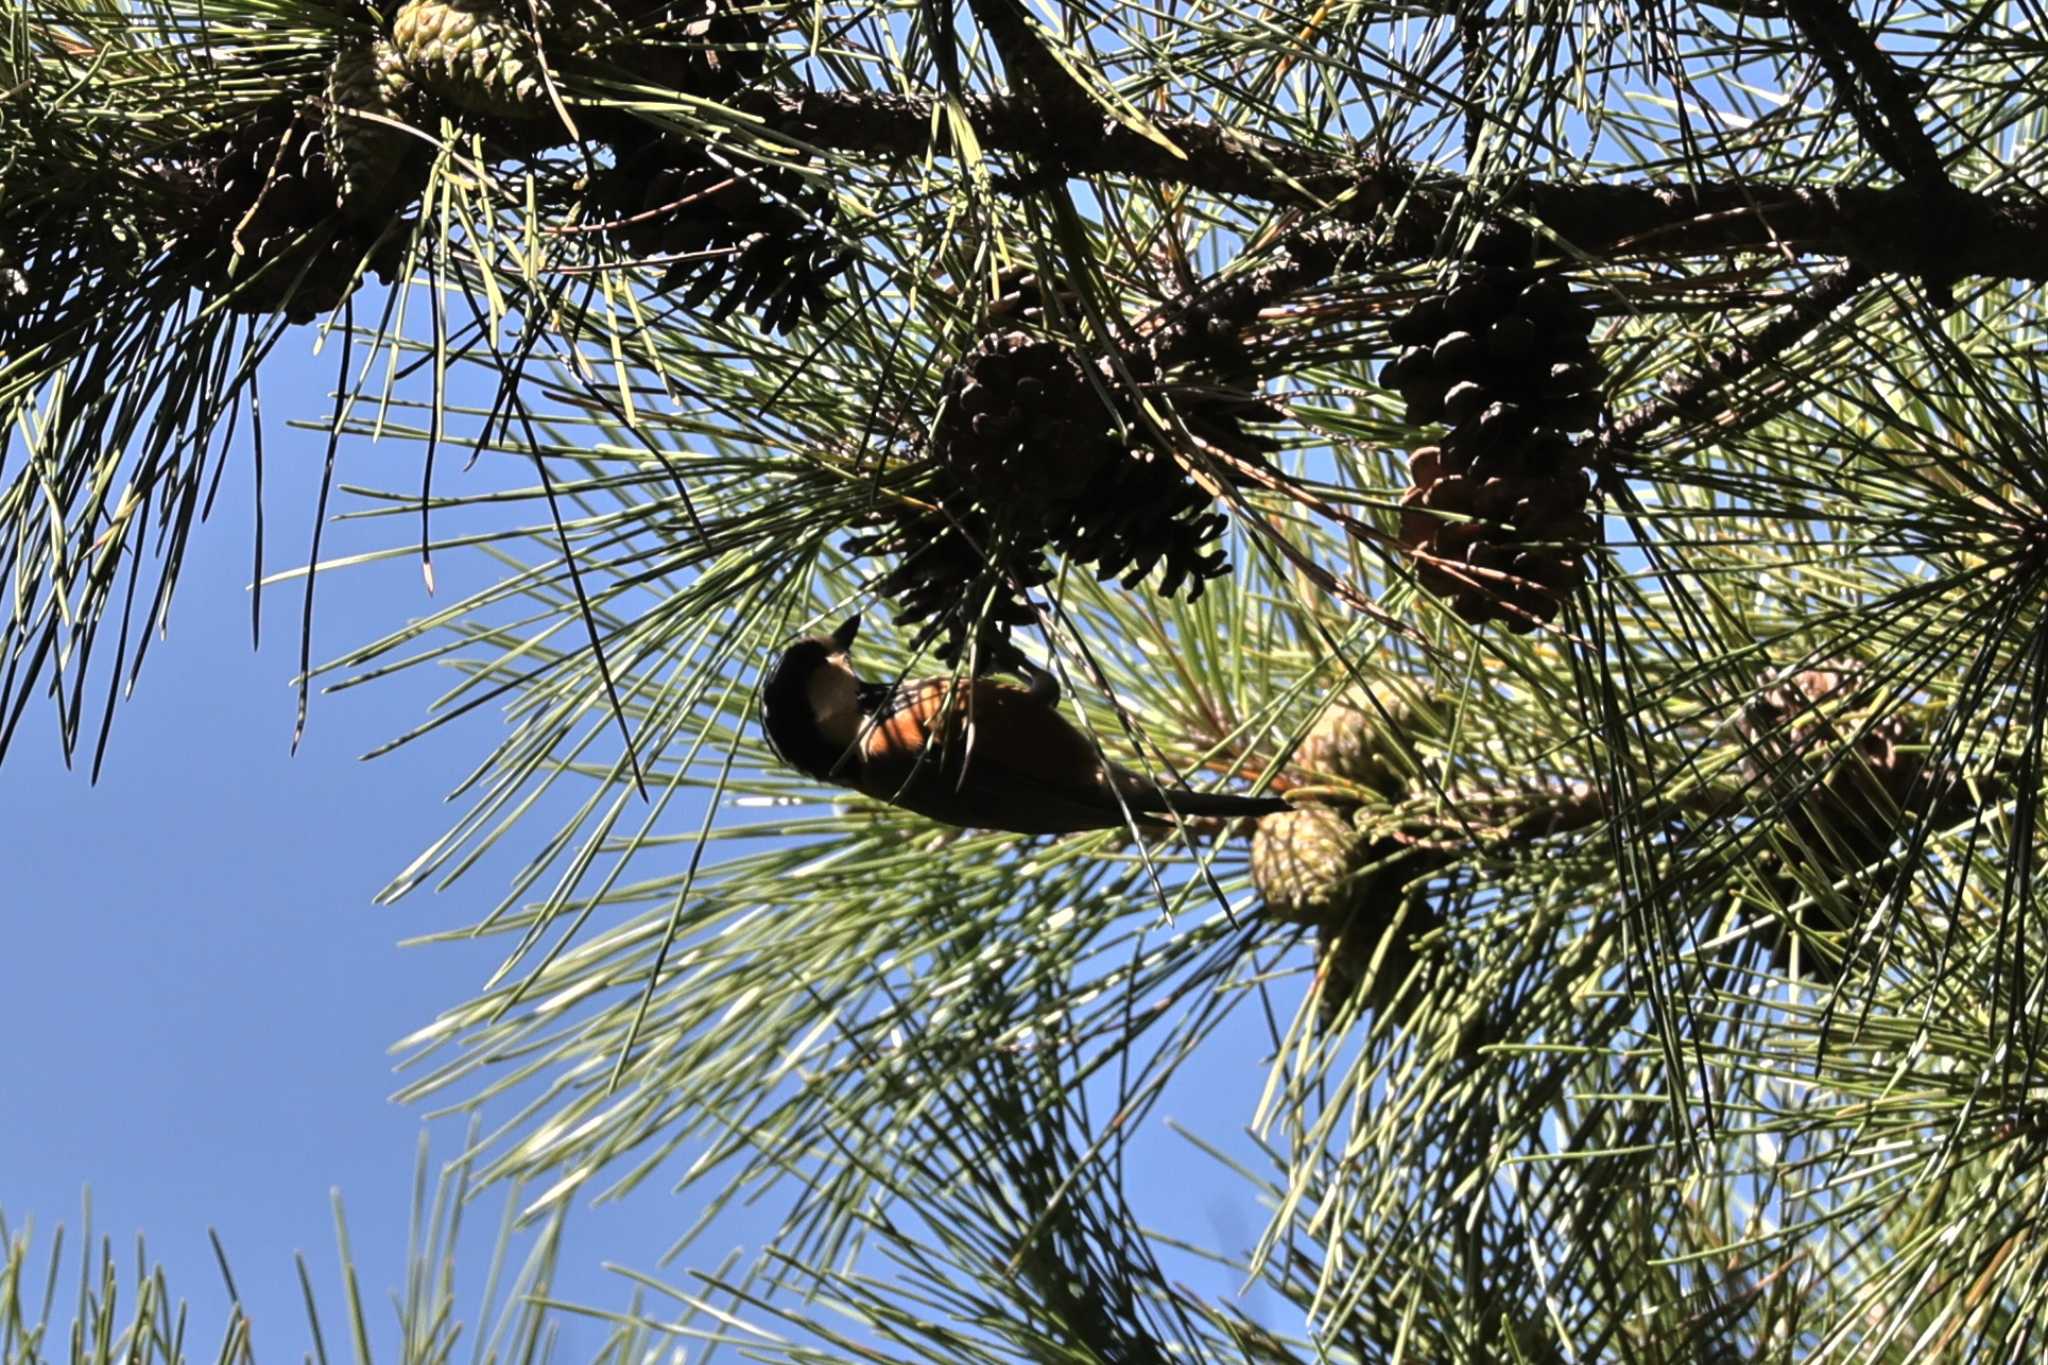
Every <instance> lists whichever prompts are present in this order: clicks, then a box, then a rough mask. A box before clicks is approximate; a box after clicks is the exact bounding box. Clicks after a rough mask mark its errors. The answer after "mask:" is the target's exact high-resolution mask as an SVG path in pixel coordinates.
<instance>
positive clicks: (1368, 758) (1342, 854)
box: [1252, 698, 1446, 1027]
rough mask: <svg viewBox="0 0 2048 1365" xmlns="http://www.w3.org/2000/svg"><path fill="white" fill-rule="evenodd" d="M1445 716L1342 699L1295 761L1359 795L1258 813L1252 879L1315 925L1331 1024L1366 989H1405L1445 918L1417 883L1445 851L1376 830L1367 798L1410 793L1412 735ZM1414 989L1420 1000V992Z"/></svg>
mask: <svg viewBox="0 0 2048 1365" xmlns="http://www.w3.org/2000/svg"><path fill="white" fill-rule="evenodd" d="M1445 720H1446V718H1445V716H1444V715H1443V714H1442V712H1441V710H1440V709H1439V708H1438V707H1436V706H1434V705H1433V704H1431V703H1429V702H1428V701H1427V700H1426V699H1404V698H1395V699H1394V700H1393V701H1392V702H1391V703H1389V704H1388V705H1387V707H1386V714H1385V715H1384V716H1383V715H1382V714H1381V710H1380V708H1378V707H1376V706H1374V705H1373V704H1372V703H1371V702H1370V701H1367V700H1364V699H1362V698H1360V699H1352V698H1344V699H1340V700H1338V701H1337V702H1335V703H1333V704H1332V705H1331V706H1330V707H1329V709H1328V710H1326V711H1325V712H1324V713H1323V715H1322V717H1321V718H1320V719H1319V720H1318V721H1317V722H1316V724H1315V726H1314V728H1313V729H1311V730H1310V731H1309V733H1308V734H1307V736H1306V737H1304V739H1303V740H1302V743H1301V747H1300V748H1299V749H1298V750H1297V751H1296V753H1295V758H1294V768H1295V769H1296V772H1297V775H1298V780H1299V781H1301V782H1303V783H1307V784H1313V785H1316V786H1322V787H1329V788H1331V789H1332V790H1333V791H1336V792H1343V791H1344V790H1345V789H1349V790H1350V791H1351V792H1353V793H1355V794H1356V796H1357V798H1358V799H1357V800H1347V799H1344V798H1343V797H1342V796H1332V797H1331V798H1330V799H1329V800H1328V802H1327V803H1325V804H1317V805H1300V806H1296V807H1295V808H1294V809H1293V810H1289V811H1283V812H1281V813H1280V814H1277V815H1269V816H1267V817H1266V818H1264V819H1263V820H1260V821H1259V822H1258V825H1257V826H1256V827H1255V829H1254V831H1253V833H1252V883H1253V885H1254V886H1256V887H1257V888H1258V892H1259V895H1260V896H1261V897H1262V898H1263V899H1264V901H1265V903H1266V909H1267V912H1268V913H1269V914H1271V915H1272V916H1274V917H1275V918H1276V919H1281V920H1285V921H1288V922H1290V923H1295V924H1310V925H1314V926H1315V930H1316V970H1317V975H1318V976H1319V978H1320V979H1321V983H1322V994H1321V998H1320V1009H1321V1017H1322V1022H1323V1024H1324V1026H1325V1027H1328V1026H1329V1025H1330V1024H1331V1023H1332V1022H1334V1021H1335V1020H1336V1019H1338V1018H1339V1017H1340V1015H1341V1014H1342V1013H1343V1011H1344V1010H1345V1008H1346V1007H1347V1005H1348V1004H1349V1003H1350V1002H1351V1001H1352V1000H1353V999H1354V998H1358V997H1360V996H1361V991H1362V992H1363V995H1362V1003H1364V1004H1367V1005H1370V1006H1372V1007H1374V1008H1376V1009H1384V1008H1386V1007H1388V1006H1389V1005H1392V1004H1394V1003H1395V1001H1396V1000H1397V999H1400V998H1402V986H1403V985H1404V983H1406V982H1407V981H1408V978H1409V977H1410V976H1411V975H1412V974H1413V972H1414V969H1415V966H1416V961H1417V957H1416V952H1415V949H1414V946H1413V944H1414V941H1415V940H1416V939H1418V938H1420V937H1421V936H1422V935H1424V934H1426V933H1428V932H1429V931H1430V930H1431V929H1434V928H1436V927H1437V926H1438V925H1439V924H1441V923H1442V919H1441V916H1439V915H1438V913H1437V912H1436V911H1435V909H1434V908H1432V907H1431V906H1430V905H1429V904H1428V903H1427V901H1426V900H1425V899H1424V898H1423V897H1421V896H1420V895H1418V894H1416V890H1415V888H1417V887H1418V886H1419V885H1420V884H1421V883H1422V882H1426V880H1427V878H1428V876H1429V875H1430V874H1431V873H1432V872H1434V871H1435V870H1436V868H1437V866H1438V863H1439V860H1438V858H1437V857H1436V855H1435V854H1433V853H1432V852H1431V851H1429V850H1427V849H1422V848H1418V847H1416V846H1415V845H1413V844H1410V843H1407V842H1404V841H1402V840H1400V839H1397V838H1394V837H1392V836H1390V835H1386V834H1382V833H1377V832H1375V830H1374V828H1373V821H1372V818H1371V817H1372V815H1373V814H1374V811H1373V808H1372V807H1368V806H1367V805H1366V804H1365V802H1367V801H1370V802H1372V803H1374V806H1378V805H1398V804H1400V803H1401V802H1402V801H1404V800H1406V799H1407V798H1408V797H1409V796H1410V795H1412V794H1414V792H1415V790H1416V787H1417V786H1418V785H1419V783H1420V778H1421V774H1420V772H1419V771H1418V770H1417V769H1416V768H1415V766H1414V759H1413V757H1412V755H1413V753H1414V741H1415V739H1416V738H1418V737H1421V736H1425V735H1428V734H1432V733H1434V734H1439V735H1440V734H1441V733H1442V731H1443V729H1444V725H1445ZM1375 958H1378V959H1379V961H1378V965H1377V967H1376V968H1375V966H1374V959H1375ZM1406 998H1407V999H1409V1000H1413V999H1414V998H1415V995H1414V993H1413V991H1412V990H1411V991H1410V992H1409V993H1408V994H1407V996H1406Z"/></svg>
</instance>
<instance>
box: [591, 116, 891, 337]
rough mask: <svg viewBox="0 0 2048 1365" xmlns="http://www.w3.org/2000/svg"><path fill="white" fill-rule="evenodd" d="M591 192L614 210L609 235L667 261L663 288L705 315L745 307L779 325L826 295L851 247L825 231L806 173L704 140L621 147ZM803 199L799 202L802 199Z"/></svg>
mask: <svg viewBox="0 0 2048 1365" xmlns="http://www.w3.org/2000/svg"><path fill="white" fill-rule="evenodd" d="M591 198H592V200H593V202H595V203H596V204H598V205H600V206H601V207H602V208H603V209H604V210H605V211H606V212H608V213H610V214H612V215H613V216H614V217H615V218H616V220H617V221H616V223H615V224H614V226H613V228H612V232H613V235H614V236H615V237H616V238H617V240H619V241H620V242H623V243H624V244H625V245H626V247H627V248H628V249H629V250H631V251H632V252H633V253H634V254H636V255H638V256H642V257H646V258H650V259H655V260H657V261H660V260H663V259H666V262H667V268H666V269H665V270H664V271H663V273H662V277H661V281H660V283H659V285H658V286H657V291H658V292H660V293H670V292H673V291H676V290H681V291H683V300H682V301H683V304H684V306H685V307H690V308H694V307H696V306H698V305H699V304H701V303H704V302H706V301H712V302H713V306H712V308H711V316H712V317H713V318H714V319H717V318H723V317H725V316H727V315H729V314H731V313H732V312H734V311H735V310H737V309H741V308H745V309H746V310H748V311H749V312H751V313H753V314H755V315H756V316H757V317H758V318H759V319H760V320H761V324H762V326H763V327H765V328H767V329H768V330H770V331H773V332H776V333H784V332H787V331H789V330H790V329H791V328H793V327H794V326H795V325H796V324H797V322H799V321H800V320H801V319H802V318H804V317H805V316H809V317H813V318H815V317H818V316H820V315H822V314H823V313H824V311H825V309H826V307H827V306H829V304H830V302H831V296H830V294H829V293H828V291H827V289H826V285H827V284H829V283H830V282H831V280H832V279H833V278H835V277H836V276H838V275H839V274H840V273H841V272H842V271H844V270H845V269H846V268H847V266H848V265H849V264H851V262H852V254H851V252H849V251H848V250H847V249H846V248H845V247H843V246H842V245H841V244H840V242H839V241H838V239H836V238H835V237H834V236H833V235H832V234H831V233H830V232H828V231H826V230H825V228H824V226H823V225H824V224H826V223H829V222H830V221H831V220H832V218H833V216H834V213H835V207H834V205H833V203H832V200H831V198H830V196H829V195H828V194H826V193H824V192H822V191H820V190H818V189H817V188H816V187H814V186H811V185H809V184H807V183H805V181H804V180H803V178H802V177H800V176H798V175H796V174H795V173H793V172H791V171H787V170H780V169H775V168H770V167H763V166H757V165H747V164H745V163H728V162H725V161H722V160H719V159H717V158H716V157H715V156H714V155H713V153H712V152H711V151H710V150H709V149H708V148H706V147H704V146H702V145H701V144H697V143H690V142H683V141H680V140H678V139H674V138H658V139H654V140H652V141H649V142H647V143H646V144H644V145H643V146H641V147H640V148H639V149H638V150H637V151H633V152H628V151H625V150H623V149H622V151H621V154H620V156H619V159H618V165H617V166H616V167H615V168H614V169H612V170H610V171H607V172H605V173H603V174H602V175H601V176H600V177H599V178H598V180H597V181H596V182H595V184H594V185H593V186H592V190H591ZM800 205H801V206H804V207H799V206H800Z"/></svg>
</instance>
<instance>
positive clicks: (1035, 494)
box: [863, 271, 1279, 659]
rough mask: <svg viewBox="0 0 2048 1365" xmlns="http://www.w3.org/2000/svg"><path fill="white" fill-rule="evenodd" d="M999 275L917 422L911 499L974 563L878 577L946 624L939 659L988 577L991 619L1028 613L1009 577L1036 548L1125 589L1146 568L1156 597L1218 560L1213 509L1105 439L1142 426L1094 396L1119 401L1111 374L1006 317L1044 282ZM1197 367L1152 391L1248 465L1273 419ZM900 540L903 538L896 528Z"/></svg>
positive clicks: (1119, 441)
mask: <svg viewBox="0 0 2048 1365" xmlns="http://www.w3.org/2000/svg"><path fill="white" fill-rule="evenodd" d="M1001 283H1002V285H1003V293H1002V295H1001V296H1000V297H999V299H998V300H997V303H996V306H995V307H994V308H993V309H992V310H991V312H990V317H991V318H992V319H993V320H994V321H995V322H996V324H997V325H996V327H995V328H994V329H993V330H992V331H991V332H990V333H989V334H988V335H985V336H984V337H982V338H981V339H979V340H978V341H976V342H975V343H974V344H973V345H971V346H969V347H968V348H967V350H966V352H965V353H964V354H963V355H962V357H961V359H960V361H959V362H958V364H957V365H956V366H955V368H954V369H953V371H952V372H951V373H950V374H949V375H948V376H947V378H946V381H945V386H944V388H943V390H942V393H943V399H942V403H943V406H942V408H941V412H940V417H939V421H938V423H937V425H936V427H935V428H934V431H933V454H934V456H935V457H936V459H935V462H936V463H937V464H938V465H939V468H940V474H939V477H938V479H937V480H936V486H935V487H932V488H930V489H928V490H927V494H926V495H927V496H929V497H932V498H934V499H935V500H936V501H937V502H938V503H939V505H940V507H941V508H942V509H943V511H944V513H945V517H944V520H945V522H946V523H948V524H949V525H958V526H976V527H981V528H985V530H986V533H987V536H988V539H987V540H985V541H984V542H983V545H984V547H985V549H984V555H983V559H984V562H983V563H981V564H974V563H971V562H970V558H969V556H967V555H965V554H960V555H955V554H953V553H951V552H950V551H949V552H948V553H947V554H945V555H943V556H942V555H930V556H927V557H926V560H925V567H924V568H923V569H921V570H920V571H919V572H917V573H915V574H906V573H905V570H906V569H908V568H909V566H908V565H905V566H904V568H903V569H899V570H898V571H897V572H895V573H892V574H891V575H889V576H888V577H887V578H885V579H884V580H883V584H884V585H889V584H892V583H893V584H896V585H897V588H896V589H894V590H895V591H901V590H903V589H904V588H913V589H914V591H915V593H916V594H917V600H916V601H915V602H914V603H913V602H910V601H907V600H906V599H905V598H903V597H899V598H898V601H899V603H902V604H903V605H904V606H905V608H906V615H912V614H914V615H917V616H924V615H926V614H932V615H934V616H935V618H936V619H935V626H934V629H937V628H938V627H937V625H936V620H942V621H944V622H945V623H946V624H945V626H944V629H945V630H946V633H947V634H946V642H945V644H944V645H943V646H942V647H941V649H940V651H939V652H940V655H941V657H943V658H948V659H956V658H957V657H958V653H957V651H958V650H959V648H960V647H961V645H962V644H963V642H964V640H965V638H966V635H967V632H968V630H969V629H970V626H971V617H972V616H973V614H974V613H976V612H977V611H979V610H980V606H981V603H982V602H983V600H985V599H986V597H987V596H988V591H989V588H990V586H991V585H997V591H998V594H999V597H1000V601H999V602H998V607H997V614H998V616H999V617H1001V618H1002V621H1008V620H1017V619H1029V617H1030V614H1031V613H1030V609H1029V606H1028V604H1026V603H1024V602H1023V601H1022V599H1021V598H1020V597H1018V596H1017V594H1016V590H1015V586H1014V585H1015V584H1018V583H1023V584H1032V583H1036V582H1043V581H1046V579H1047V578H1049V577H1050V571H1049V570H1048V569H1044V568H1043V566H1044V564H1045V559H1044V556H1045V552H1046V551H1047V550H1048V549H1056V550H1058V551H1059V552H1060V553H1061V554H1062V555H1064V556H1066V557H1067V558H1068V559H1071V560H1074V561H1077V562H1080V563H1084V564H1089V565H1092V566H1093V569H1094V572H1095V575H1096V577H1097V578H1098V579H1103V580H1106V579H1110V578H1116V579H1119V580H1120V582H1121V583H1122V585H1123V586H1124V587H1125V588H1135V587H1137V586H1138V585H1139V584H1140V583H1141V582H1143V581H1144V580H1146V579H1147V578H1149V577H1151V576H1152V575H1153V574H1154V573H1157V574H1158V575H1159V577H1158V582H1157V591H1158V592H1160V593H1161V594H1162V595H1166V596H1172V595H1173V594H1175V593H1179V592H1182V591H1185V592H1186V594H1187V596H1188V598H1189V599H1190V600H1192V599H1194V598H1198V597H1200V596H1201V593H1202V588H1203V585H1204V584H1205V583H1206V582H1207V581H1208V580H1209V579H1211V578H1214V577H1216V576H1217V575H1219V574H1222V573H1226V572H1228V570H1229V563H1228V561H1227V559H1226V558H1225V556H1224V555H1223V553H1222V552H1221V551H1220V550H1216V549H1214V548H1213V544H1214V542H1215V540H1216V539H1217V537H1219V536H1220V535H1221V534H1222V533H1223V531H1224V529H1225V527H1226V526H1228V524H1229V520H1228V518H1226V517H1225V516H1223V515H1222V514H1220V513H1218V512H1215V511H1214V510H1213V509H1212V508H1211V505H1210V499H1209V497H1208V495H1207V494H1205V493H1204V492H1202V491H1201V489H1199V488H1197V487H1196V486H1195V485H1194V483H1193V482H1192V481H1191V480H1190V479H1189V478H1188V476H1187V474H1186V473H1185V472H1184V471H1183V470H1182V468H1181V466H1180V464H1179V463H1178V461H1176V460H1175V459H1174V458H1173V457H1172V456H1171V455H1170V454H1168V453H1166V452H1164V451H1161V450H1157V449H1154V448H1152V447H1151V446H1149V445H1145V446H1131V445H1128V444H1126V443H1125V440H1124V439H1123V438H1122V437H1121V436H1120V435H1119V434H1118V433H1119V430H1120V428H1121V429H1123V430H1138V429H1142V426H1141V424H1140V423H1139V422H1138V420H1137V412H1136V404H1135V402H1130V401H1128V400H1124V401H1122V402H1121V403H1120V406H1121V407H1122V408H1123V409H1124V410H1123V411H1122V412H1121V413H1118V412H1113V411H1111V410H1110V409H1109V408H1108V407H1107V406H1106V405H1105V403H1104V401H1103V400H1104V396H1105V395H1108V396H1110V398H1111V400H1112V401H1119V399H1120V385H1121V383H1122V380H1121V378H1120V377H1119V375H1118V374H1117V373H1116V372H1115V371H1114V370H1113V369H1112V368H1111V367H1110V366H1109V365H1108V364H1107V363H1105V362H1097V361H1091V360H1089V359H1087V358H1085V357H1083V356H1082V355H1080V354H1079V353H1078V352H1076V351H1075V350H1074V349H1072V347H1071V344H1070V343H1068V342H1066V341H1064V340H1062V339H1060V338H1057V337H1045V336H1039V335H1037V334H1035V333H1033V332H1031V331H1027V330H1024V329H1022V328H1020V327H1018V326H1016V325H1015V324H1017V323H1028V322H1042V321H1043V320H1044V319H1045V313H1046V307H1045V305H1046V303H1047V298H1048V295H1047V292H1046V291H1047V286H1046V285H1045V284H1043V283H1041V282H1040V281H1039V280H1038V279H1037V278H1036V276H1035V275H1034V274H1032V273H1030V272H1024V271H1016V272H1007V273H1006V275H1005V276H1004V277H1003V279H1002V281H1001ZM1052 287H1053V288H1054V289H1057V286H1056V285H1054V286H1052ZM1198 377H1199V376H1193V375H1178V376H1176V377H1175V380H1174V382H1173V383H1171V384H1161V385H1159V386H1158V387H1157V388H1156V389H1155V390H1154V392H1155V394H1156V395H1157V397H1158V398H1161V399H1164V400H1165V401H1168V402H1171V403H1173V405H1174V406H1175V408H1176V410H1177V411H1179V412H1180V414H1181V416H1182V419H1183V421H1184V422H1185V423H1186V425H1187V426H1188V428H1189V429H1190V430H1191V431H1192V432H1194V433H1195V434H1196V435H1198V436H1199V437H1201V438H1202V439H1204V440H1207V441H1209V442H1210V443H1211V444H1214V445H1216V446H1217V447H1219V448H1221V449H1223V450H1225V451H1228V452H1231V453H1233V454H1236V455H1237V456H1238V458H1240V459H1243V460H1247V461H1262V460H1263V458H1264V455H1265V453H1266V451H1267V450H1269V449H1270V448H1271V446H1272V443H1271V442H1270V441H1267V440H1266V439H1265V438H1264V437H1261V436H1258V435H1256V434H1254V433H1253V432H1251V431H1249V430H1248V429H1247V425H1246V424H1247V423H1255V422H1262V421H1273V420H1278V418H1279V414H1278V413H1277V412H1274V411H1273V410H1272V409H1270V408H1269V407H1267V406H1266V405H1264V404H1263V403H1261V402H1260V401H1258V400H1257V399H1256V398H1254V397H1252V396H1250V395H1247V394H1241V393H1237V392H1233V391H1231V390H1230V389H1229V388H1227V387H1220V386H1218V385H1215V384H1205V385H1197V384H1195V383H1194V382H1193V380H1194V379H1196V378H1198ZM1119 416H1121V417H1122V418H1123V419H1124V420H1123V422H1121V423H1120V422H1119V420H1118V418H1119ZM902 540H903V541H904V542H905V543H909V544H915V543H916V541H915V539H914V537H910V536H905V537H903V538H902ZM863 543H864V544H868V545H874V544H878V543H879V542H878V541H877V540H874V539H869V540H867V541H864V542H863ZM1041 573H1043V575H1044V576H1043V577H1040V576H1039V575H1040V574H1041ZM906 579H908V580H911V581H909V582H906ZM884 591H892V589H891V588H889V587H888V586H885V587H884ZM941 601H943V603H944V605H943V606H942V607H941V606H938V605H936V604H938V603H939V602H941ZM984 624H985V627H986V628H987V630H986V631H985V633H987V632H992V633H993V634H994V635H997V636H1000V635H1002V634H1004V633H1006V632H1007V630H1008V625H1007V624H1002V623H1001V621H997V622H990V623H984ZM987 642H988V641H986V640H984V641H983V643H987Z"/></svg>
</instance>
